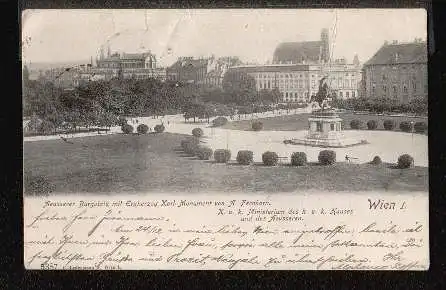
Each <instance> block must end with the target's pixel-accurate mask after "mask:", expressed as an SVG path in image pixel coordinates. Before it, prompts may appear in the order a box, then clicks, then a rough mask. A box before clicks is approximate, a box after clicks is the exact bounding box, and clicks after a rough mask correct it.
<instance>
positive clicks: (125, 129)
mask: <svg viewBox="0 0 446 290" xmlns="http://www.w3.org/2000/svg"><path fill="white" fill-rule="evenodd" d="M121 131H122V132H123V133H124V134H130V133H133V126H132V125H130V124H124V125H122V126H121Z"/></svg>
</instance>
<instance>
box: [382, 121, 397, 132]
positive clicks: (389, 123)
mask: <svg viewBox="0 0 446 290" xmlns="http://www.w3.org/2000/svg"><path fill="white" fill-rule="evenodd" d="M383 126H384V129H385V130H393V129H394V128H395V126H396V124H395V121H393V120H385V121H384V123H383Z"/></svg>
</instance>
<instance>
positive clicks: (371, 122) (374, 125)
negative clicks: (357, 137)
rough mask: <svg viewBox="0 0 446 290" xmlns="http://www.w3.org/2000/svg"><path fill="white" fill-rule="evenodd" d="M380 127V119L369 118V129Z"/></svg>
mask: <svg viewBox="0 0 446 290" xmlns="http://www.w3.org/2000/svg"><path fill="white" fill-rule="evenodd" d="M376 128H378V121H376V120H369V121H368V122H367V129H369V130H376Z"/></svg>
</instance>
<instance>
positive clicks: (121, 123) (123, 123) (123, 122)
mask: <svg viewBox="0 0 446 290" xmlns="http://www.w3.org/2000/svg"><path fill="white" fill-rule="evenodd" d="M125 124H127V119H126V118H124V117H119V118H118V125H119V126H121V127H122V126H124V125H125Z"/></svg>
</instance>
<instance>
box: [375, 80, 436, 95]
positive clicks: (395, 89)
mask: <svg viewBox="0 0 446 290" xmlns="http://www.w3.org/2000/svg"><path fill="white" fill-rule="evenodd" d="M411 84H412V91H413V92H416V91H417V88H418V87H419V84H417V82H411ZM382 91H383V92H384V93H387V86H386V85H383V86H382ZM425 91H427V86H425ZM375 92H376V84H372V93H373V94H374V93H375ZM402 92H403V93H405V94H407V93H408V86H407V84H404V85H403V89H402ZM392 93H393V94H394V95H395V94H398V85H393V86H392Z"/></svg>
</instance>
